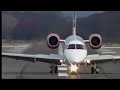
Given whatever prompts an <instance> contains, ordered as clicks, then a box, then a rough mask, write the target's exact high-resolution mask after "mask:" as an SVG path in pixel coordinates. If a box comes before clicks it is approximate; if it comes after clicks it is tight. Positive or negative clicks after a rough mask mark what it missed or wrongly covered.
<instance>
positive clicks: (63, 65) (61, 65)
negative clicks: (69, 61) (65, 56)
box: [58, 64, 67, 66]
mask: <svg viewBox="0 0 120 90" xmlns="http://www.w3.org/2000/svg"><path fill="white" fill-rule="evenodd" d="M58 66H67V65H66V64H62V65H58Z"/></svg>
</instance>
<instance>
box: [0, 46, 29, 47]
mask: <svg viewBox="0 0 120 90" xmlns="http://www.w3.org/2000/svg"><path fill="white" fill-rule="evenodd" d="M2 47H28V46H2Z"/></svg>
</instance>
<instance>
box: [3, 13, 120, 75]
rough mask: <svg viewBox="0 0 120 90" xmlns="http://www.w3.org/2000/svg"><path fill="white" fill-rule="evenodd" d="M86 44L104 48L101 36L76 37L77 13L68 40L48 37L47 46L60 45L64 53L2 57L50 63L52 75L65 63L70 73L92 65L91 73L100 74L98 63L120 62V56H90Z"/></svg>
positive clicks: (74, 15) (13, 54) (54, 34)
mask: <svg viewBox="0 0 120 90" xmlns="http://www.w3.org/2000/svg"><path fill="white" fill-rule="evenodd" d="M86 43H89V45H90V47H91V48H92V49H100V48H101V46H102V37H101V36H100V35H99V34H92V35H90V36H89V39H88V40H84V39H83V38H81V37H80V36H78V35H76V12H75V11H74V13H73V30H72V35H70V36H68V37H67V38H66V39H64V40H63V39H61V38H60V36H59V35H58V34H56V33H51V34H49V35H48V36H47V45H48V47H49V48H51V49H58V48H59V46H60V44H62V46H63V52H62V53H58V54H49V55H45V54H35V55H33V54H16V53H2V57H8V58H13V59H16V60H18V59H19V60H26V61H30V62H33V63H35V62H36V61H40V62H44V63H49V64H50V73H57V72H58V65H62V64H63V63H64V64H66V65H70V71H69V72H70V73H72V72H76V73H77V72H78V68H79V66H80V65H81V64H84V65H90V66H91V73H92V74H94V73H99V67H98V66H97V64H98V63H105V62H115V61H119V60H120V56H113V55H99V54H92V55H88V53H87V52H88V51H87V47H86Z"/></svg>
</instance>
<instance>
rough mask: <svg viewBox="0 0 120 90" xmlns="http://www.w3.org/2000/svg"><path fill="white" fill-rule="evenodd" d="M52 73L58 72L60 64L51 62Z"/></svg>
mask: <svg viewBox="0 0 120 90" xmlns="http://www.w3.org/2000/svg"><path fill="white" fill-rule="evenodd" d="M50 73H58V66H57V65H56V64H53V63H51V64H50Z"/></svg>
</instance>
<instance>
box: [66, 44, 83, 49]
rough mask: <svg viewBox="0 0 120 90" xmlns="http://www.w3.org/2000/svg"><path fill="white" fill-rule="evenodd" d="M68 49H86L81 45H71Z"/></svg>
mask: <svg viewBox="0 0 120 90" xmlns="http://www.w3.org/2000/svg"><path fill="white" fill-rule="evenodd" d="M67 49H85V48H84V46H83V45H81V44H69V45H68V48H67Z"/></svg>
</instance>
